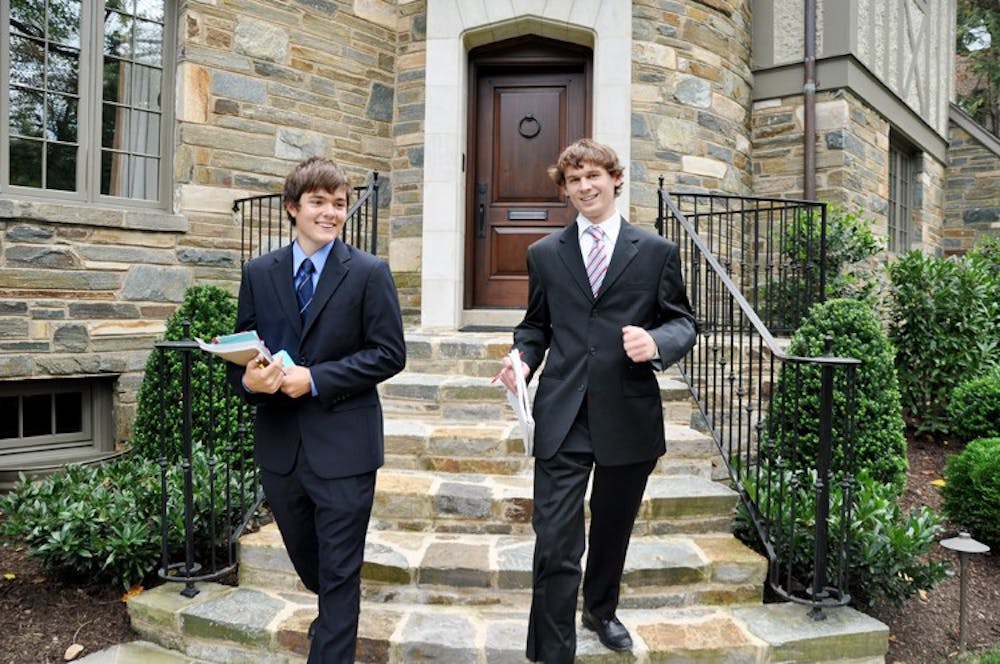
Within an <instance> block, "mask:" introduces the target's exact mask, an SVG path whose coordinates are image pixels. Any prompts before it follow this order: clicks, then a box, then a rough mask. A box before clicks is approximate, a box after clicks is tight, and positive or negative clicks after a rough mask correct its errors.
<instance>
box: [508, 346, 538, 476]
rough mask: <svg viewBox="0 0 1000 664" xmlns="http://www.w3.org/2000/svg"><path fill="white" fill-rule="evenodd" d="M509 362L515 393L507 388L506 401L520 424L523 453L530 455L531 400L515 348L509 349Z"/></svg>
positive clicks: (532, 436) (532, 434) (532, 440)
mask: <svg viewBox="0 0 1000 664" xmlns="http://www.w3.org/2000/svg"><path fill="white" fill-rule="evenodd" d="M508 357H510V363H511V367H512V368H513V370H514V379H515V381H516V384H517V393H516V394H515V393H514V392H511V391H510V390H507V401H508V402H509V403H510V407H511V408H513V409H514V413H515V414H516V415H517V421H518V422H519V423H520V424H521V438H523V439H524V453H525V454H527V455H528V456H531V453H532V451H533V450H534V447H535V418H533V417H532V416H531V400H530V399H528V384H527V383H526V382H525V381H524V370H523V369H522V368H521V353H520V352H519V351H518V350H517V349H516V348H514V349H512V350H511V351H510V355H509V356H508Z"/></svg>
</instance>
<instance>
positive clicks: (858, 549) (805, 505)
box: [735, 468, 948, 607]
mask: <svg viewBox="0 0 1000 664" xmlns="http://www.w3.org/2000/svg"><path fill="white" fill-rule="evenodd" d="M815 483H816V472H815V471H801V472H799V473H793V472H792V471H790V470H787V469H786V470H784V471H781V472H779V471H772V473H771V475H770V477H768V476H767V475H766V474H762V475H757V474H756V471H755V469H753V468H750V469H749V472H748V473H747V475H746V476H745V478H744V486H745V487H746V489H747V492H748V493H749V495H750V497H751V498H752V499H753V500H754V501H755V503H756V504H758V505H768V506H770V507H771V508H772V509H775V510H777V512H776V513H775V514H773V515H772V516H771V522H772V523H773V524H775V526H774V527H772V528H771V530H770V533H771V539H772V542H771V543H772V545H773V547H774V549H775V551H776V552H777V553H778V555H779V558H780V559H781V560H782V561H783V562H787V563H788V564H790V565H791V569H792V577H793V579H794V580H795V582H796V583H797V584H798V585H799V586H801V587H802V588H809V587H811V585H812V572H813V564H814V563H813V550H814V548H815V546H816V531H815V526H816V521H815V515H816V493H815V490H814V488H813V487H814V486H815ZM830 486H831V490H830V503H831V504H830V517H829V520H828V523H829V537H830V540H829V542H830V544H829V546H830V549H829V550H830V552H831V553H830V556H829V558H828V569H827V578H828V579H829V580H830V581H834V580H835V579H837V578H838V575H839V572H840V565H841V562H840V560H839V558H838V557H837V556H836V555H834V552H836V551H839V549H840V547H841V546H842V543H843V541H844V536H845V533H846V536H847V538H848V541H849V542H850V544H849V547H848V556H847V560H848V569H847V579H848V586H847V591H848V592H849V593H850V595H851V602H852V604H854V605H855V606H859V607H871V606H875V605H881V604H885V603H891V604H893V605H894V606H900V605H902V604H903V602H904V601H905V600H907V599H908V598H910V597H912V596H914V595H915V594H917V593H918V592H919V591H921V590H929V589H931V588H933V587H934V585H935V584H937V583H938V582H939V581H941V580H942V579H944V578H945V576H946V575H947V571H948V567H947V564H946V563H944V562H941V561H932V560H928V559H927V556H926V554H928V553H929V552H930V551H931V550H932V549H933V548H934V543H935V538H936V536H937V534H938V533H939V532H940V530H941V517H940V516H939V515H937V514H935V513H934V512H933V511H932V510H930V508H928V507H926V506H923V507H921V508H920V509H918V510H914V511H912V512H910V513H909V514H906V515H904V514H903V513H902V511H901V510H900V507H899V501H898V500H897V494H896V491H895V490H894V489H893V487H891V486H889V485H886V484H884V483H883V482H881V481H879V480H877V479H875V478H874V477H873V476H872V475H870V474H869V473H867V472H861V473H860V474H859V475H858V476H857V477H856V479H855V481H854V483H853V486H854V488H853V490H852V494H851V499H852V509H851V512H850V519H849V521H848V523H846V524H845V523H844V519H843V516H842V515H843V502H844V493H843V485H842V483H841V482H839V481H836V482H832V483H831V485H830ZM778 487H785V488H788V487H793V489H792V490H791V491H790V492H789V493H788V494H787V495H786V496H785V497H784V499H779V497H778V496H777V495H776V492H777V489H778ZM793 514H794V516H795V518H794V524H795V528H794V533H795V534H794V536H792V535H791V534H790V529H789V528H788V525H787V524H790V523H793V518H792V515H793ZM782 524H784V527H781V525H782ZM845 525H846V528H845ZM735 532H736V535H737V536H738V537H740V539H742V540H744V541H746V542H748V543H750V544H751V545H752V546H754V545H758V543H757V541H756V531H755V530H754V527H753V524H752V522H751V521H750V518H749V515H748V513H747V511H746V509H745V508H744V507H743V506H742V504H741V505H740V507H739V509H738V510H737V515H736V525H735Z"/></svg>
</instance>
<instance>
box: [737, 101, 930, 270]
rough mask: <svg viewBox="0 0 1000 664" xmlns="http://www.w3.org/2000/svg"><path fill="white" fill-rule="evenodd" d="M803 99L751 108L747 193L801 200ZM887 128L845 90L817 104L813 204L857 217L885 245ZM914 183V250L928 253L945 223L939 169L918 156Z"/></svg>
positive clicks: (760, 102)
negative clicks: (837, 208)
mask: <svg viewBox="0 0 1000 664" xmlns="http://www.w3.org/2000/svg"><path fill="white" fill-rule="evenodd" d="M802 118H803V107H802V97H800V96H795V97H784V98H781V99H769V100H765V101H759V102H757V103H755V104H754V106H753V123H752V125H753V139H752V140H753V174H754V177H753V191H754V194H755V195H757V196H778V197H785V198H801V197H802V195H803V187H804V180H803V145H802V135H803V134H802V131H803V130H802ZM889 130H890V125H889V122H888V121H887V120H886V119H885V118H884V117H882V116H881V115H880V114H879V113H878V112H877V111H875V110H874V109H873V108H871V107H870V106H868V105H867V104H865V103H864V101H863V100H861V99H860V98H859V97H858V96H857V95H855V94H854V93H853V92H851V91H850V90H837V91H833V92H824V93H820V94H818V95H817V97H816V134H817V137H816V198H817V199H818V200H820V201H824V202H827V203H832V204H836V205H841V206H844V207H845V208H847V209H848V210H850V211H852V212H859V211H860V212H861V213H862V214H863V216H864V217H865V218H867V219H871V220H872V222H873V225H872V230H873V231H874V232H875V233H876V235H877V236H879V237H882V238H884V237H885V236H886V232H887V227H888V221H887V219H888V217H887V210H888V199H889V165H888V164H889V162H888V153H889ZM920 161H921V165H920V169H919V173H918V176H917V182H916V183H915V191H914V207H915V209H916V215H915V219H914V228H913V231H912V232H911V240H912V242H911V245H910V248H913V249H923V250H927V251H932V250H933V249H934V247H936V246H937V243H938V239H939V237H940V229H941V223H942V219H943V217H944V211H943V210H944V173H945V169H944V165H943V164H941V163H939V162H937V161H936V160H935V159H933V158H932V157H931V156H929V155H928V154H926V153H924V154H923V156H922V158H921V160H920Z"/></svg>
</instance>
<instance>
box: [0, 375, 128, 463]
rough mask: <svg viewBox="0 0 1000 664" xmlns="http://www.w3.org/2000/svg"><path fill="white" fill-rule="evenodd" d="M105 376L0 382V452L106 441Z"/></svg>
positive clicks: (108, 434) (99, 446) (107, 390)
mask: <svg viewBox="0 0 1000 664" xmlns="http://www.w3.org/2000/svg"><path fill="white" fill-rule="evenodd" d="M110 413H111V385H110V381H108V380H44V381H41V380H40V381H19V382H16V383H0V456H2V455H3V454H7V453H14V452H28V451H32V450H35V449H45V450H52V449H57V448H67V447H95V448H97V449H106V448H108V447H109V446H110V437H111V431H110Z"/></svg>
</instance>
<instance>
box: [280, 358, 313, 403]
mask: <svg viewBox="0 0 1000 664" xmlns="http://www.w3.org/2000/svg"><path fill="white" fill-rule="evenodd" d="M281 391H282V392H284V393H285V394H287V395H288V396H290V397H292V398H293V399H297V398H299V397H301V396H302V395H304V394H309V393H311V392H312V380H311V376H310V374H309V369H308V368H306V367H300V366H298V365H296V366H294V367H285V377H284V379H283V380H282V381H281Z"/></svg>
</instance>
